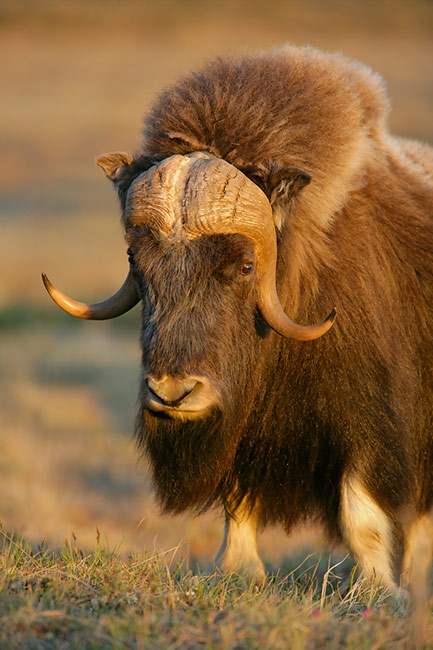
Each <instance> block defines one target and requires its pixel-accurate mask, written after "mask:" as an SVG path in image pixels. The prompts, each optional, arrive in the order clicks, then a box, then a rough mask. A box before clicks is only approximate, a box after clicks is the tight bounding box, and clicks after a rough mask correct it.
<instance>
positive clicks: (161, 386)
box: [146, 376, 201, 406]
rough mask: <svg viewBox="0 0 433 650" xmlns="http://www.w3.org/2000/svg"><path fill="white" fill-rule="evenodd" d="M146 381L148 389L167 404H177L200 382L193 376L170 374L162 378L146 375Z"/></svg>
mask: <svg viewBox="0 0 433 650" xmlns="http://www.w3.org/2000/svg"><path fill="white" fill-rule="evenodd" d="M146 381H147V386H148V388H149V390H150V391H151V392H152V393H153V394H154V395H155V396H156V397H157V398H158V399H160V400H161V402H163V403H164V404H167V405H168V406H178V405H179V404H180V403H181V402H182V401H183V400H184V399H185V398H186V397H187V396H188V395H190V394H191V393H192V391H193V390H194V389H195V388H196V386H197V385H198V384H200V383H201V382H198V381H197V379H194V378H193V377H183V378H178V377H170V376H165V377H163V378H162V379H156V378H154V377H147V380H146Z"/></svg>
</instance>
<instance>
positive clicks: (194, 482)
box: [44, 152, 335, 511]
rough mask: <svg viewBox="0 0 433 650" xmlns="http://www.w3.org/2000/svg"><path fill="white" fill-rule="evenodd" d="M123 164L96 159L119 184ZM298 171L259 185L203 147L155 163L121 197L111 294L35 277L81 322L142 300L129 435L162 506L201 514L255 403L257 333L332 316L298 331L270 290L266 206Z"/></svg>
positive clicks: (272, 264) (310, 333)
mask: <svg viewBox="0 0 433 650" xmlns="http://www.w3.org/2000/svg"><path fill="white" fill-rule="evenodd" d="M131 160H132V159H130V158H129V156H128V155H127V154H109V155H108V156H103V157H101V158H99V159H98V160H97V162H98V164H99V165H100V166H101V167H102V168H103V169H104V170H105V172H106V174H107V175H108V177H109V178H110V179H111V180H112V181H114V182H115V183H118V182H119V178H121V177H122V174H124V172H125V169H126V168H127V167H128V166H129V165H130V163H131ZM130 171H131V170H130ZM300 174H301V172H300V170H289V171H288V172H286V174H285V176H284V178H283V177H282V175H281V174H275V175H274V182H273V183H272V186H269V187H266V186H265V184H263V189H261V188H260V187H259V185H258V183H255V182H253V181H252V180H251V179H250V178H248V177H247V176H246V175H245V174H243V173H242V172H241V171H240V170H238V169H237V168H235V167H234V166H233V165H231V164H229V163H227V162H226V161H224V160H222V159H220V158H218V157H216V156H215V155H213V154H211V153H209V152H194V153H190V154H186V155H173V156H170V157H167V158H165V159H163V160H160V161H156V162H154V164H152V165H150V166H149V168H148V169H146V170H145V171H140V173H138V174H136V175H135V177H134V176H133V177H132V178H130V180H129V182H128V184H127V187H126V188H125V187H124V188H123V190H122V191H123V196H121V202H122V206H123V222H124V226H125V232H126V241H127V244H128V255H129V261H130V271H129V274H128V277H127V279H126V281H125V283H124V285H123V286H122V288H121V289H120V290H119V291H118V292H117V293H116V294H115V295H114V296H112V297H111V298H109V299H108V300H106V301H104V302H102V303H97V304H93V305H86V304H83V303H77V302H76V301H74V300H71V299H69V298H68V297H66V296H65V295H64V294H62V293H61V292H59V291H58V290H57V289H55V288H54V287H53V286H52V285H51V284H50V282H49V281H48V279H47V278H46V277H44V282H45V286H46V288H47V290H48V292H49V293H50V295H51V297H52V298H53V299H54V300H55V302H56V303H57V304H58V305H60V306H61V307H62V308H63V309H65V310H66V311H68V312H69V313H71V314H73V315H75V316H79V317H81V318H91V319H101V318H104V319H105V318H112V317H114V316H117V315H119V314H121V313H124V312H125V311H127V310H128V309H130V308H131V307H132V306H134V305H135V304H136V303H137V302H139V301H141V302H142V314H143V318H142V331H141V347H142V370H143V372H142V382H141V391H140V398H141V399H140V409H139V415H138V419H137V429H138V435H139V440H140V441H141V442H142V443H143V445H144V447H145V449H146V451H147V452H148V454H149V456H150V458H151V461H152V464H153V469H154V476H155V481H156V484H157V488H158V492H159V496H160V498H161V500H162V502H163V503H164V505H165V506H166V508H167V509H170V510H175V511H176V510H177V511H178V510H181V509H183V508H185V507H187V506H191V505H197V506H198V507H205V506H207V505H209V504H210V503H211V502H213V501H214V500H215V498H216V496H215V495H216V494H221V484H222V482H224V480H226V478H227V472H228V471H229V468H230V459H233V457H234V454H235V452H236V447H237V444H238V436H239V435H240V433H239V432H240V431H241V428H242V427H240V426H234V423H237V424H239V423H240V422H243V421H245V419H246V417H247V415H248V413H249V412H250V410H251V405H252V403H253V402H254V399H255V396H254V391H255V390H257V388H258V387H257V385H254V386H252V384H253V383H254V382H252V377H253V375H254V373H253V371H252V369H253V367H254V366H255V365H256V363H257V356H258V354H259V348H260V340H261V338H263V336H264V334H265V332H266V330H268V329H269V328H272V329H273V330H275V331H276V332H278V333H279V334H280V335H281V336H283V337H289V338H294V339H297V340H300V341H306V340H312V339H316V338H318V337H320V336H322V335H323V334H324V333H325V332H327V330H329V328H330V327H331V326H332V324H333V322H334V318H335V310H333V311H332V312H331V314H330V315H329V316H328V318H326V319H325V320H324V321H322V322H321V323H319V324H316V325H310V326H301V325H298V324H296V323H294V322H293V321H292V320H290V318H289V317H288V316H287V315H286V314H285V312H284V310H283V308H282V307H281V304H280V301H279V299H278V295H277V289H276V263H277V243H276V231H275V225H274V220H273V215H272V208H271V202H270V201H271V200H272V198H271V197H272V195H273V194H275V192H278V191H287V184H288V183H290V182H291V183H292V184H293V183H296V182H297V183H298V185H299V184H300V181H299V178H300ZM287 176H289V177H290V180H288V179H287ZM305 176H306V175H305ZM294 179H295V180H294ZM296 179H297V180H296ZM305 183H306V180H305V178H304V184H305ZM283 185H284V190H283V189H280V190H279V186H280V188H282V186H283ZM265 191H266V192H267V193H268V195H269V196H270V199H269V198H268V196H267V195H266V194H265ZM255 383H256V384H257V382H255ZM180 467H181V468H182V471H179V468H180Z"/></svg>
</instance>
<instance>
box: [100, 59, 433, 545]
mask: <svg viewBox="0 0 433 650" xmlns="http://www.w3.org/2000/svg"><path fill="white" fill-rule="evenodd" d="M387 112H388V102H387V99H386V96H385V93H384V90H383V87H382V82H381V80H380V78H379V77H377V76H376V75H374V74H373V73H371V72H370V71H369V70H368V69H367V68H365V67H363V66H361V65H359V64H356V63H353V62H349V61H347V60H346V59H344V58H342V57H339V56H336V55H328V54H324V53H321V52H318V51H316V50H314V49H311V48H294V47H287V48H285V49H283V50H280V51H278V52H273V53H270V54H264V55H261V56H256V57H244V58H240V59H229V60H224V59H221V60H217V61H214V62H212V63H210V64H208V65H207V66H206V67H205V68H204V69H203V70H202V71H201V72H198V73H194V74H192V75H190V76H189V77H187V78H186V79H184V80H182V81H180V82H179V83H178V84H177V85H174V86H172V87H171V88H169V89H168V90H166V91H165V92H164V93H163V94H162V95H161V96H160V98H159V100H158V101H157V103H156V104H155V106H154V108H153V110H152V112H151V113H150V115H149V116H148V118H147V120H146V127H145V139H144V152H143V153H142V154H139V155H137V156H136V157H135V158H134V159H131V160H129V161H126V164H125V165H124V166H122V167H121V168H119V169H117V170H116V171H115V173H114V174H113V176H112V178H113V180H114V181H115V183H116V184H117V187H118V190H119V195H120V199H121V202H122V203H124V200H125V196H126V193H127V190H128V187H129V185H130V184H131V182H132V180H133V179H134V178H135V177H136V176H137V175H138V174H139V173H141V172H142V171H143V170H145V169H147V168H148V167H149V166H150V165H152V164H153V163H154V162H155V160H161V159H163V158H164V157H167V156H170V155H172V154H176V153H178V154H185V153H188V152H191V151H194V150H197V151H198V150H204V151H209V152H211V153H213V154H215V155H217V156H219V157H221V158H224V159H225V160H227V161H228V162H230V163H231V164H233V165H234V166H236V167H237V168H239V169H240V170H242V171H243V172H244V173H245V174H247V175H248V176H249V177H250V178H251V179H252V180H254V181H255V182H256V183H258V184H259V185H260V186H261V187H262V188H263V189H264V191H265V192H267V193H268V196H269V197H270V199H271V200H272V202H273V209H274V217H275V222H276V225H277V228H278V271H277V273H278V291H279V296H280V300H281V304H282V305H283V306H284V309H285V311H286V313H287V314H289V315H290V317H291V318H294V319H295V320H297V321H298V322H301V323H306V324H307V323H311V322H314V321H315V320H320V319H321V318H322V317H323V315H324V314H325V313H327V312H328V311H329V309H330V307H332V306H333V305H336V306H337V308H338V318H337V322H336V324H335V325H334V327H333V328H332V329H331V331H330V332H329V333H328V334H326V335H325V336H324V337H322V338H320V339H318V340H317V341H312V342H309V343H299V342H296V341H292V340H287V339H284V338H282V337H280V336H279V335H277V334H275V333H274V332H272V331H269V329H268V328H267V326H266V324H265V323H264V322H263V320H262V319H261V317H260V314H258V313H257V311H256V307H255V294H254V286H253V284H251V285H248V287H245V286H243V288H242V287H240V285H239V280H238V279H236V275H235V273H234V272H233V273H232V272H231V271H230V269H231V268H232V267H231V266H230V265H231V264H233V263H234V262H233V260H234V261H236V260H238V259H241V258H242V255H244V254H245V251H246V249H248V241H247V240H244V238H242V237H238V238H237V237H235V236H230V237H228V236H216V237H213V238H212V237H211V238H209V237H203V238H201V240H195V241H192V242H191V243H190V245H189V246H185V248H180V249H179V248H177V249H176V250H174V249H170V250H169V249H168V248H165V247H164V245H163V243H161V242H155V239H154V237H153V236H152V235H151V233H149V232H147V231H143V232H137V231H134V232H132V231H131V230H130V229H128V228H127V238H128V242H129V244H130V246H131V247H132V249H133V251H134V256H135V259H136V266H137V274H138V276H139V278H140V282H141V284H142V292H143V300H144V314H143V331H142V348H143V365H144V367H145V368H147V369H149V368H152V371H154V372H161V373H162V372H164V373H167V374H169V373H172V374H176V373H177V374H181V373H184V372H200V373H202V374H207V375H208V376H211V377H212V378H213V381H214V382H215V385H216V386H218V388H219V390H220V393H221V395H222V398H221V408H220V409H219V410H218V409H216V410H215V411H214V412H213V413H212V414H211V415H210V416H209V418H208V419H204V420H199V421H191V422H185V423H183V422H179V421H175V420H169V419H164V418H163V417H156V416H155V415H154V414H151V413H149V412H147V411H146V410H145V409H144V408H143V409H141V410H140V413H139V416H138V420H137V423H138V424H137V431H138V438H139V442H140V444H141V445H142V446H143V448H145V449H146V452H147V453H148V454H149V456H150V460H151V462H152V465H153V468H154V476H155V482H156V486H157V490H158V494H159V496H160V498H161V501H162V503H163V504H164V506H165V507H166V508H167V509H169V510H174V511H179V510H182V509H184V508H187V507H196V508H199V509H202V508H205V507H208V506H209V505H210V504H212V503H214V502H216V501H220V502H222V503H224V504H225V506H226V507H227V508H228V509H232V510H236V504H237V505H239V504H240V503H241V502H243V503H245V500H246V501H248V502H249V503H250V505H251V508H252V507H254V504H260V517H261V520H262V521H263V522H265V521H281V522H283V523H284V524H285V526H286V527H287V529H288V530H289V529H290V528H291V526H292V525H293V524H294V523H295V522H297V521H299V519H301V518H305V517H318V518H319V519H321V520H322V521H323V522H324V524H325V526H326V527H327V529H328V531H329V533H330V534H331V535H332V536H334V537H337V538H340V537H341V535H342V528H341V526H342V523H341V522H342V515H341V508H342V505H341V490H342V485H343V483H344V480H345V477H347V476H352V475H353V476H355V477H356V481H357V482H356V485H358V484H359V485H360V486H361V485H362V490H365V491H366V494H367V493H368V495H369V498H370V497H371V499H373V500H374V502H375V503H377V504H378V508H380V509H381V511H383V512H384V513H385V514H386V516H387V517H388V518H389V521H390V522H391V525H392V535H393V537H394V542H393V543H394V546H395V548H394V550H393V552H394V553H395V554H396V555H397V549H398V540H400V541H401V540H402V539H403V545H404V544H405V542H404V539H405V531H406V529H407V526H408V525H409V524H408V522H413V521H415V520H416V518H417V517H418V516H421V515H423V514H424V513H427V512H429V510H431V508H432V504H433V481H432V476H433V429H432V406H431V404H432V399H433V373H432V363H433V335H432V323H433V277H432V274H433V219H432V203H433V200H432V181H431V172H432V170H433V164H432V159H433V156H432V153H431V151H430V150H429V149H428V148H427V147H423V146H422V145H419V144H417V143H414V142H409V141H407V142H406V141H403V140H400V139H397V138H393V137H391V136H390V135H389V134H388V132H387V130H386V118H387ZM293 168H296V169H300V170H303V171H304V172H306V173H307V174H308V175H309V176H311V183H310V184H309V185H308V187H305V188H304V189H302V191H301V188H302V186H303V185H304V184H305V182H306V180H305V182H304V181H303V179H307V176H305V177H302V176H301V177H298V180H297V181H296V179H295V181H294V180H293V176H291V180H290V183H289V182H288V183H286V186H285V187H281V185H280V186H279V192H278V198H277V199H276V198H275V193H274V194H272V191H273V189H275V183H276V182H277V183H281V179H283V178H284V170H285V169H293ZM281 170H282V171H281ZM275 175H276V177H277V180H276V181H275V182H274V181H272V179H273V178H275ZM296 183H297V184H298V185H296ZM126 225H127V224H126ZM218 269H225V271H224V273H223V274H221V273H220V274H219V272H218ZM227 269H229V271H227ZM222 342H223V344H222ZM354 485H355V483H354ZM348 489H349V488H348ZM353 489H355V488H353ZM358 493H359V494H360V495H361V496H360V499H361V501H362V499H364V501H365V498H364V492H362V491H361V488H359V490H358ZM348 494H349V497H350V494H351V493H350V492H348ZM233 504H234V505H233ZM355 551H356V549H355Z"/></svg>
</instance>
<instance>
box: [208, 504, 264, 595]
mask: <svg viewBox="0 0 433 650" xmlns="http://www.w3.org/2000/svg"><path fill="white" fill-rule="evenodd" d="M258 520H259V514H258V508H257V507H254V509H253V510H252V511H251V510H250V508H249V507H247V506H246V505H245V503H244V502H242V503H241V504H240V506H239V507H238V508H237V509H236V510H235V511H234V512H233V511H232V512H231V513H230V514H229V512H228V511H227V510H226V522H225V529H224V539H223V543H222V545H221V548H220V550H219V551H218V554H217V556H216V558H215V560H214V566H216V567H217V568H219V569H221V571H223V572H224V573H238V574H239V575H243V576H245V577H246V578H248V579H250V580H253V582H255V583H256V584H260V583H262V582H263V580H264V579H265V568H264V566H263V562H262V561H261V559H260V557H259V553H258V549H257V526H258Z"/></svg>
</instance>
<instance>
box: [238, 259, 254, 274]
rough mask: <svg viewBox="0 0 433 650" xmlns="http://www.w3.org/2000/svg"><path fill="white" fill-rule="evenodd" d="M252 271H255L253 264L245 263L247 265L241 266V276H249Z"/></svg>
mask: <svg viewBox="0 0 433 650" xmlns="http://www.w3.org/2000/svg"><path fill="white" fill-rule="evenodd" d="M252 270H253V263H252V262H245V264H242V266H241V274H242V275H249V274H250V273H251V271H252Z"/></svg>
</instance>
